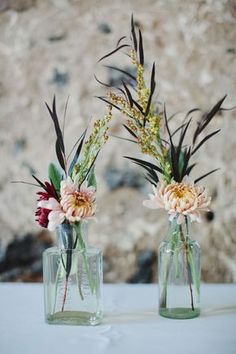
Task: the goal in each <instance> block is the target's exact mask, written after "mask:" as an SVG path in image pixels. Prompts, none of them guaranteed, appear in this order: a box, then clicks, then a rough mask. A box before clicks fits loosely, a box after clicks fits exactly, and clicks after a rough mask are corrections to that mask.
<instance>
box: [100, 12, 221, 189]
mask: <svg viewBox="0 0 236 354" xmlns="http://www.w3.org/2000/svg"><path fill="white" fill-rule="evenodd" d="M124 38H125V37H122V39H121V40H123V39H124ZM119 43H120V42H119ZM124 47H128V48H129V50H130V52H129V54H128V55H129V56H130V58H131V59H132V62H133V64H134V65H135V66H136V69H137V70H136V76H134V75H131V74H130V73H129V72H127V71H126V70H123V69H122V68H118V67H116V66H107V67H108V68H110V69H111V70H116V71H119V72H120V73H122V74H124V75H125V77H129V78H130V79H132V82H131V83H130V82H129V81H124V80H121V82H120V85H118V86H116V87H115V89H116V91H117V92H120V93H121V95H119V94H117V93H116V92H115V91H114V90H112V91H109V92H108V97H102V96H100V97H99V99H101V100H102V101H104V102H106V103H109V104H111V105H112V106H113V107H114V108H116V109H117V110H119V111H120V112H121V113H122V114H124V115H125V116H126V117H127V121H126V122H125V124H123V126H124V128H125V129H126V130H127V131H128V133H129V134H130V135H131V136H132V140H131V141H132V142H135V143H136V144H138V145H139V147H140V148H141V151H142V152H143V153H144V154H148V155H150V156H152V157H153V158H154V163H150V162H147V161H145V160H142V159H135V158H133V157H128V156H125V157H126V158H128V159H130V160H131V161H132V162H133V163H135V164H137V165H139V166H141V167H142V168H143V169H144V170H145V171H146V179H148V180H149V181H150V182H151V183H152V184H157V183H158V181H159V175H162V179H164V180H165V181H166V182H167V183H169V182H170V181H171V180H172V179H174V180H175V181H176V182H181V181H182V180H183V178H184V176H186V175H189V174H190V173H191V172H192V170H193V168H194V167H195V166H196V165H197V163H196V162H192V158H193V155H195V153H196V152H197V151H199V149H200V148H201V147H202V146H203V145H204V144H205V143H206V142H207V141H209V139H211V138H213V137H214V136H215V135H216V134H218V133H219V132H220V129H217V130H214V131H213V132H211V133H209V134H207V135H205V136H204V132H205V130H206V128H207V127H208V125H209V124H210V123H211V121H212V119H213V118H214V117H215V116H216V115H217V114H218V113H220V112H221V111H224V110H228V109H227V108H223V107H222V104H223V102H224V100H225V98H226V95H225V96H224V97H223V98H222V99H220V100H219V101H218V102H217V103H216V104H215V105H214V106H213V108H212V109H211V110H210V111H209V112H207V113H205V114H202V118H201V119H200V121H199V122H197V126H196V128H195V130H194V133H193V137H192V141H191V143H190V144H188V145H186V142H185V140H186V137H187V136H188V133H189V128H190V126H191V125H192V124H193V114H194V113H196V112H200V111H201V110H200V109H199V108H194V109H191V110H190V111H188V112H187V114H186V115H185V116H184V118H183V121H182V123H181V124H180V125H179V126H178V127H177V128H176V129H175V130H174V131H171V128H170V121H171V120H172V119H173V118H174V116H175V115H172V116H170V117H168V116H167V112H166V108H165V105H164V108H163V110H162V111H160V109H157V108H156V106H155V101H154V97H155V90H156V81H155V63H153V66H152V70H151V75H150V82H149V84H148V85H146V82H145V80H144V71H145V68H144V58H145V55H144V45H143V37H142V33H141V30H140V28H137V26H136V25H135V22H134V18H133V15H132V16H131V44H125V45H123V46H122V48H124ZM122 48H121V46H117V47H116V49H115V50H113V51H111V52H109V53H108V54H107V55H104V56H103V57H102V58H101V59H100V60H99V62H100V61H102V60H104V59H106V58H107V57H110V56H111V55H113V54H115V53H116V52H118V51H119V50H120V49H122ZM134 85H135V86H134ZM105 86H106V87H108V88H110V89H113V88H114V87H112V86H111V85H109V84H106V85H105ZM133 91H134V94H133ZM163 128H164V131H166V132H167V138H166V137H164V138H163V137H162V135H163V132H162V129H163ZM177 135H178V137H177V139H176V136H177ZM122 139H125V140H129V141H130V139H126V138H122ZM216 170H218V169H214V170H212V171H210V172H208V173H205V174H204V175H202V176H200V177H198V178H197V179H196V180H195V182H196V183H197V182H198V181H200V180H201V179H203V178H205V177H207V176H208V175H210V174H211V173H213V172H215V171H216Z"/></svg>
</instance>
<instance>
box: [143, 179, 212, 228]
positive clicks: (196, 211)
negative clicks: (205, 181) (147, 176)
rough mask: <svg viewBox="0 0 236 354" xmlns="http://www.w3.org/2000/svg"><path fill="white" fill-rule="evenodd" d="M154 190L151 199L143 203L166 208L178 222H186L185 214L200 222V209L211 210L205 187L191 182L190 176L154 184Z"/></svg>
mask: <svg viewBox="0 0 236 354" xmlns="http://www.w3.org/2000/svg"><path fill="white" fill-rule="evenodd" d="M153 192H154V194H149V198H150V199H149V200H144V201H143V205H144V206H146V207H147V208H150V209H159V208H164V209H166V210H167V211H168V214H169V220H170V221H172V220H173V219H174V218H177V223H178V224H182V223H183V222H184V220H185V216H189V217H190V220H191V221H198V222H200V221H201V215H200V211H203V210H205V211H209V209H208V206H209V204H210V202H211V198H210V197H208V196H207V192H206V190H205V188H204V187H201V186H198V185H194V183H191V182H190V180H189V177H188V176H186V177H185V178H184V179H183V181H182V182H181V183H177V182H172V183H170V184H167V185H166V184H164V183H159V185H158V186H157V187H154V186H153Z"/></svg>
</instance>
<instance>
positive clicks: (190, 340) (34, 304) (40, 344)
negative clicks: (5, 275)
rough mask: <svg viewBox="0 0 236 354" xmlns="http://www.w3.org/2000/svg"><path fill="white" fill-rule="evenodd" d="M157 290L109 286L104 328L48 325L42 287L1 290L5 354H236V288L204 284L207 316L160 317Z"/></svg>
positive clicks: (0, 349) (1, 349) (0, 337)
mask: <svg viewBox="0 0 236 354" xmlns="http://www.w3.org/2000/svg"><path fill="white" fill-rule="evenodd" d="M157 299H158V289H157V285H155V284H152V285H127V284H116V285H115V284H114V285H104V312H105V317H104V320H103V323H102V324H101V325H99V326H96V327H82V326H53V325H48V324H46V323H44V318H43V287H42V284H20V283H8V284H7V283H2V284H0V353H1V354H16V353H19V354H21V353H22V354H38V353H40V354H47V353H50V354H54V353H55V354H68V353H70V354H73V353H82V354H95V353H96V354H100V353H104V354H126V353H127V354H154V353H155V354H171V353H172V352H173V353H175V354H185V353H186V354H195V353H197V354H199V353H201V354H211V353H214V354H218V353H219V354H236V284H227V285H219V284H218V285H213V284H202V287H201V303H202V314H201V316H200V317H198V318H195V319H191V320H171V319H166V318H163V317H160V316H159V315H158V310H157Z"/></svg>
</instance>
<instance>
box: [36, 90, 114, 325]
mask: <svg viewBox="0 0 236 354" xmlns="http://www.w3.org/2000/svg"><path fill="white" fill-rule="evenodd" d="M46 105H47V104H46ZM47 108H48V111H49V114H50V117H51V118H52V121H53V124H54V128H55V132H56V155H57V159H58V163H59V167H57V166H56V165H55V164H54V163H50V165H49V169H48V177H49V179H48V181H46V182H42V181H40V180H39V179H38V178H37V177H36V176H33V178H34V179H35V180H36V182H37V184H36V186H37V187H40V188H42V191H40V192H38V193H37V194H38V196H39V199H38V208H37V211H36V218H37V221H38V223H39V224H40V225H41V226H43V227H45V228H48V229H49V230H51V231H53V230H56V231H57V236H58V247H52V248H49V249H47V250H46V251H45V252H44V255H43V272H44V293H45V317H46V321H47V322H48V323H53V324H55V323H56V324H85V325H86V324H87V325H95V324H98V323H99V322H100V321H101V318H102V303H101V286H102V254H101V251H100V250H98V249H96V248H91V247H88V245H87V242H86V230H87V227H86V223H87V222H88V221H89V220H90V219H92V218H94V215H95V212H96V189H97V185H96V177H95V161H96V159H97V156H98V154H99V152H100V150H101V148H102V146H103V145H104V144H105V143H106V141H107V139H108V135H107V130H108V124H109V121H110V119H111V106H109V107H108V113H107V115H106V116H105V117H104V118H102V119H99V120H96V121H95V123H94V127H93V130H92V132H91V134H90V135H89V136H88V138H86V135H87V129H86V130H85V131H84V132H83V133H82V135H81V136H80V138H79V139H78V140H77V141H76V143H75V144H74V146H73V147H72V149H71V151H70V152H69V153H68V154H67V153H66V147H65V144H64V123H65V115H64V122H63V128H62V129H61V126H60V123H59V119H58V115H57V111H56V100H55V97H54V100H53V104H52V108H50V107H49V106H48V105H47ZM72 154H73V156H72Z"/></svg>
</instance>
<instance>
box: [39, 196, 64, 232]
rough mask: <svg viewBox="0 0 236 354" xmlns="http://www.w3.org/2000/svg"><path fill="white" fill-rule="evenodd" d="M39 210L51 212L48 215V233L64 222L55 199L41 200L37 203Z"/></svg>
mask: <svg viewBox="0 0 236 354" xmlns="http://www.w3.org/2000/svg"><path fill="white" fill-rule="evenodd" d="M38 207H39V208H45V209H49V210H51V211H50V212H49V214H48V226H47V228H48V229H49V230H50V231H53V230H55V228H56V227H57V226H58V225H60V224H62V223H63V221H64V220H65V214H64V212H63V210H62V208H61V205H60V203H59V202H58V201H57V200H56V199H55V198H49V199H48V200H41V201H39V202H38Z"/></svg>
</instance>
